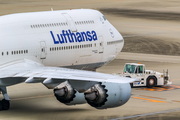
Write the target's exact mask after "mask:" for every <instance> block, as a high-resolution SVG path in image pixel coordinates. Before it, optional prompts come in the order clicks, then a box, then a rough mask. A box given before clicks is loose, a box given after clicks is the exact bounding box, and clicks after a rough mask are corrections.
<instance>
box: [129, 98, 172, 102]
mask: <svg viewBox="0 0 180 120" xmlns="http://www.w3.org/2000/svg"><path fill="white" fill-rule="evenodd" d="M132 98H135V99H140V100H146V101H148V102H156V103H168V102H166V101H160V100H153V99H147V98H141V97H132Z"/></svg>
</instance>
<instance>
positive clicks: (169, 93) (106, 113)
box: [0, 0, 180, 120]
mask: <svg viewBox="0 0 180 120" xmlns="http://www.w3.org/2000/svg"><path fill="white" fill-rule="evenodd" d="M51 7H53V9H54V10H60V9H74V8H92V9H97V10H100V11H101V12H103V14H105V16H106V18H107V19H108V20H109V21H110V22H111V23H112V24H113V25H114V26H115V27H116V28H117V29H118V31H119V32H120V33H121V34H122V35H123V36H124V39H125V46H124V48H123V50H122V51H123V53H121V54H120V55H119V56H118V57H117V58H116V59H115V60H114V61H113V62H112V63H110V64H108V65H107V66H104V67H102V68H100V69H98V72H104V73H118V72H121V71H122V69H123V67H124V64H125V63H127V62H137V63H139V62H141V63H144V64H146V68H147V69H151V70H155V71H159V72H162V71H163V69H169V74H170V76H171V80H172V81H173V85H171V86H167V87H159V88H153V89H146V88H144V87H142V88H133V89H132V96H131V99H130V100H129V101H128V102H127V103H126V104H125V105H123V106H121V107H117V108H112V109H107V110H97V109H94V108H92V107H90V106H89V105H88V104H84V105H77V106H66V105H64V104H62V103H59V102H58V101H57V100H56V98H55V97H54V96H53V92H52V90H48V89H46V88H45V87H44V86H43V85H42V84H25V83H23V84H19V85H16V86H11V87H9V88H8V92H9V95H10V98H11V109H10V110H9V111H1V112H0V120H41V119H42V120H43V119H52V120H53V119H73V120H76V119H77V120H78V119H83V120H84V119H87V120H90V119H97V120H100V119H115V120H118V119H128V120H151V119H153V120H156V119H157V120H166V119H167V120H169V119H173V120H175V119H177V120H179V119H180V96H179V93H180V74H179V72H180V70H179V68H180V59H179V58H180V57H179V55H180V40H179V38H180V34H179V33H180V26H179V21H178V20H179V18H180V12H179V10H180V2H179V1H178V0H176V1H175V0H174V1H170V0H158V1H157V0H91V1H87V0H86V1H85V0H76V1H74V0H51V1H49V0H33V1H29V0H8V1H3V0H0V15H5V14H10V13H19V12H31V11H48V10H50V8H51ZM137 53H138V54H137ZM139 53H141V54H139ZM0 98H1V96H0Z"/></svg>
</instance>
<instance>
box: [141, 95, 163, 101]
mask: <svg viewBox="0 0 180 120" xmlns="http://www.w3.org/2000/svg"><path fill="white" fill-rule="evenodd" d="M141 96H142V97H148V98H155V99H160V100H166V99H165V98H159V97H153V96H147V95H141Z"/></svg>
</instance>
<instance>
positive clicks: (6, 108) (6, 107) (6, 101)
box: [2, 99, 10, 110]
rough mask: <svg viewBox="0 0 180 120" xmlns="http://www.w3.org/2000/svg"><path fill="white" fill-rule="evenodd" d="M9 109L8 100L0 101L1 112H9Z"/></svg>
mask: <svg viewBox="0 0 180 120" xmlns="http://www.w3.org/2000/svg"><path fill="white" fill-rule="evenodd" d="M9 108H10V102H9V101H8V100H5V99H3V100H2V110H9Z"/></svg>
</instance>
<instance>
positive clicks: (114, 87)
mask: <svg viewBox="0 0 180 120" xmlns="http://www.w3.org/2000/svg"><path fill="white" fill-rule="evenodd" d="M130 96H131V87H130V84H129V83H122V84H118V83H100V84H95V85H94V86H93V87H92V88H91V89H89V90H88V91H86V92H85V99H86V101H87V102H88V104H90V105H91V106H92V107H95V108H97V109H107V108H112V107H118V106H121V105H123V104H125V103H126V102H127V101H128V100H129V98H130Z"/></svg>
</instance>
